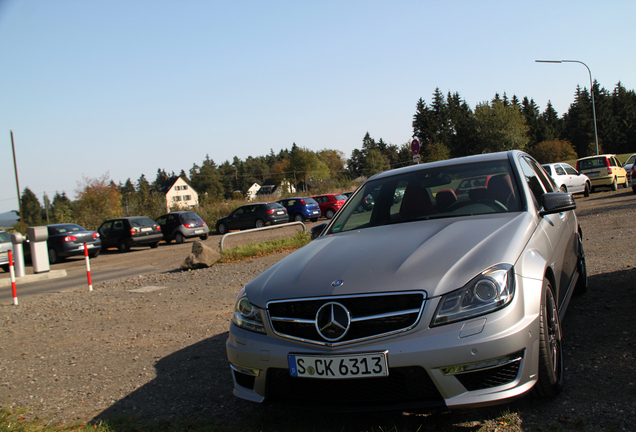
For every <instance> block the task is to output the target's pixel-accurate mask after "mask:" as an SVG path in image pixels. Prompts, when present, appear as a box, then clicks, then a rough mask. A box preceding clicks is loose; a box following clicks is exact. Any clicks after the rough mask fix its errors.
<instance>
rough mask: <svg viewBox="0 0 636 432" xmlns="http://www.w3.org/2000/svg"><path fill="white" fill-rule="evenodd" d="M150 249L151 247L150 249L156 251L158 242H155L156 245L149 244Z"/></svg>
mask: <svg viewBox="0 0 636 432" xmlns="http://www.w3.org/2000/svg"><path fill="white" fill-rule="evenodd" d="M150 247H151V248H152V249H157V248H158V247H159V242H157V243H151V244H150Z"/></svg>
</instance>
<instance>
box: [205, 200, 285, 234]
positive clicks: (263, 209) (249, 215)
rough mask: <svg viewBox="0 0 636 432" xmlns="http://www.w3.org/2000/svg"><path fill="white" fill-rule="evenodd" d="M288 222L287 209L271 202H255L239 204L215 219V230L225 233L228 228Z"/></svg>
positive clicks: (258, 226) (259, 226)
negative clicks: (230, 211)
mask: <svg viewBox="0 0 636 432" xmlns="http://www.w3.org/2000/svg"><path fill="white" fill-rule="evenodd" d="M287 222H289V215H288V214H287V209H285V207H283V206H282V205H280V204H278V203H276V202H273V203H255V204H247V205H244V206H241V207H239V208H237V209H236V210H234V211H233V212H232V213H230V214H229V215H227V216H225V217H223V218H221V219H219V220H217V221H216V232H217V233H218V234H225V233H227V232H228V231H229V230H236V229H247V228H262V227H264V226H265V225H276V224H281V223H287Z"/></svg>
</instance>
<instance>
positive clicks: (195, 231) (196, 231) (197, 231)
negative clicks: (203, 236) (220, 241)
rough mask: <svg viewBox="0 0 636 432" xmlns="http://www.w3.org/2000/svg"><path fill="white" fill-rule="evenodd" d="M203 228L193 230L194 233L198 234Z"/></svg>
mask: <svg viewBox="0 0 636 432" xmlns="http://www.w3.org/2000/svg"><path fill="white" fill-rule="evenodd" d="M202 231H203V230H194V233H195V234H199V233H200V232H202Z"/></svg>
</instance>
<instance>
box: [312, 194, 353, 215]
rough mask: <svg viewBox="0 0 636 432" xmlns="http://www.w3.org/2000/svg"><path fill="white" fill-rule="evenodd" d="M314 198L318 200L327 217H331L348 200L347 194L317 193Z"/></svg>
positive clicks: (323, 213)
mask: <svg viewBox="0 0 636 432" xmlns="http://www.w3.org/2000/svg"><path fill="white" fill-rule="evenodd" d="M312 198H313V199H315V200H316V201H317V202H318V205H319V206H320V213H321V215H322V216H324V217H326V218H327V219H331V218H332V217H333V215H335V214H336V212H337V211H338V210H340V207H342V205H343V204H344V203H345V201H346V200H347V197H346V196H344V195H340V194H325V195H317V196H312Z"/></svg>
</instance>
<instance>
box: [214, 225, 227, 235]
mask: <svg viewBox="0 0 636 432" xmlns="http://www.w3.org/2000/svg"><path fill="white" fill-rule="evenodd" d="M216 232H217V233H219V234H221V235H223V234H227V226H225V224H224V223H220V224H218V225H217V226H216Z"/></svg>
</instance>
